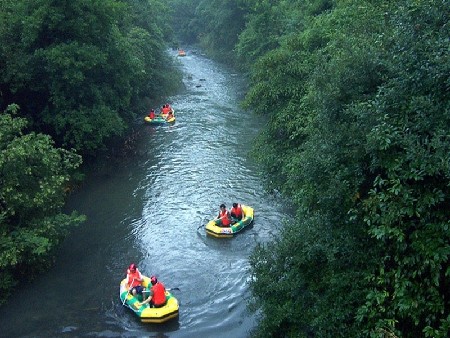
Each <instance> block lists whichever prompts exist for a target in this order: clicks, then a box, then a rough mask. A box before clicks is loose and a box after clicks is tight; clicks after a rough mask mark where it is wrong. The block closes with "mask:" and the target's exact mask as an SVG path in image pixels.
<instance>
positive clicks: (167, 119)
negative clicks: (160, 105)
mask: <svg viewBox="0 0 450 338" xmlns="http://www.w3.org/2000/svg"><path fill="white" fill-rule="evenodd" d="M171 118H173V112H172V111H171V110H170V111H169V113H168V114H167V117H166V121H169V120H170V119H171Z"/></svg>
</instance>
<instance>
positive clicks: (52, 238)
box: [0, 106, 84, 303]
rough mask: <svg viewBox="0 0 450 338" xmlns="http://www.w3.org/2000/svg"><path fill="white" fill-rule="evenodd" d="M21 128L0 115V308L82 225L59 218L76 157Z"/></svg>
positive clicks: (17, 122) (74, 217)
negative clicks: (70, 233) (18, 283)
mask: <svg viewBox="0 0 450 338" xmlns="http://www.w3.org/2000/svg"><path fill="white" fill-rule="evenodd" d="M10 110H11V111H17V107H16V106H11V107H10ZM26 124H27V122H26V120H25V119H23V118H17V117H13V116H12V115H11V114H10V113H6V112H5V113H2V114H0V131H1V132H0V280H1V283H0V289H1V291H2V292H1V295H2V296H1V298H0V303H1V302H3V301H4V299H5V298H6V297H7V296H8V295H9V293H10V292H11V291H12V290H13V286H14V285H15V284H16V283H17V281H19V280H29V279H30V278H32V277H33V276H34V274H35V273H36V272H39V271H40V270H42V269H43V268H45V267H47V265H48V263H49V257H51V256H50V254H51V253H52V250H54V249H55V248H56V247H57V245H58V244H59V242H60V241H61V240H62V239H63V238H64V236H65V235H66V234H67V233H68V231H69V229H70V227H71V226H73V225H77V224H79V223H80V222H82V221H83V220H84V217H82V216H79V215H77V214H76V213H73V214H71V215H66V214H64V213H62V212H61V209H62V207H63V205H64V202H65V198H64V197H65V191H64V190H65V188H66V187H67V184H68V182H69V180H70V178H71V176H72V174H73V173H74V171H75V170H76V168H78V166H79V165H80V164H81V157H80V156H79V155H76V154H75V153H74V152H71V151H67V150H64V149H57V148H55V147H54V144H53V142H52V140H51V139H50V137H49V136H47V135H43V134H37V133H34V132H31V133H24V132H23V130H24V128H26Z"/></svg>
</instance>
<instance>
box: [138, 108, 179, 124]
mask: <svg viewBox="0 0 450 338" xmlns="http://www.w3.org/2000/svg"><path fill="white" fill-rule="evenodd" d="M172 114H173V117H172V118H170V119H168V120H167V114H159V115H156V116H155V118H154V119H151V118H150V116H146V117H144V121H145V122H146V123H150V124H165V123H173V122H175V111H173V110H172Z"/></svg>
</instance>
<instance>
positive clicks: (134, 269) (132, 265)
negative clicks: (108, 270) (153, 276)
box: [128, 263, 137, 271]
mask: <svg viewBox="0 0 450 338" xmlns="http://www.w3.org/2000/svg"><path fill="white" fill-rule="evenodd" d="M136 268H137V267H136V264H134V263H131V264H130V267H129V268H128V269H130V271H136Z"/></svg>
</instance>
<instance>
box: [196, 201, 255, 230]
mask: <svg viewBox="0 0 450 338" xmlns="http://www.w3.org/2000/svg"><path fill="white" fill-rule="evenodd" d="M241 206H242V210H243V211H244V217H243V218H242V219H241V220H240V221H238V222H236V223H235V224H232V225H231V226H229V227H222V226H219V225H217V222H216V220H215V219H213V220H210V221H209V222H208V224H206V226H205V229H206V233H207V234H208V235H210V236H213V237H217V238H226V237H233V236H234V235H235V234H236V233H238V232H239V231H241V230H242V229H244V228H245V227H247V226H249V225H250V224H252V223H253V219H254V210H253V208H251V207H249V206H247V205H241Z"/></svg>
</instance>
